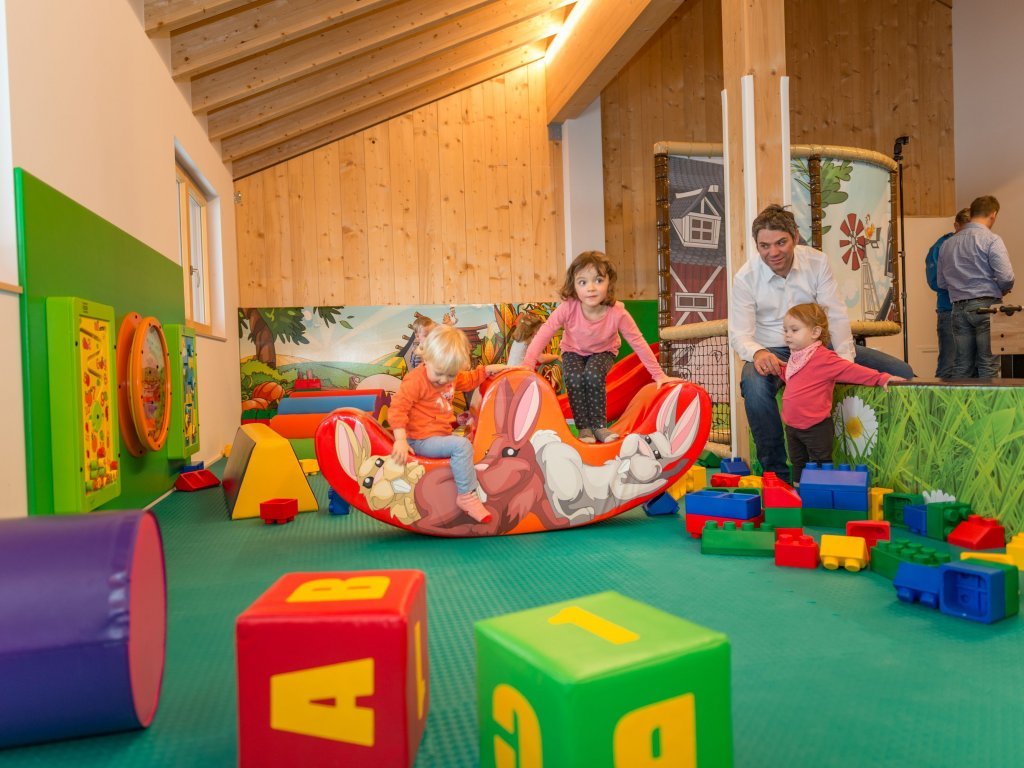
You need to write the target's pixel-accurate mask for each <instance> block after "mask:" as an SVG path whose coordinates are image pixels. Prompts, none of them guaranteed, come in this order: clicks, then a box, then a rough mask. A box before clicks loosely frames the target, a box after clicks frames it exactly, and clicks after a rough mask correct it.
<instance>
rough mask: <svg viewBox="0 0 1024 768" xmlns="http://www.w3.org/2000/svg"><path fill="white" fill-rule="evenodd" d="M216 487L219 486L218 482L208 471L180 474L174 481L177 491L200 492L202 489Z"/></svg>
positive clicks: (201, 470) (200, 470)
mask: <svg viewBox="0 0 1024 768" xmlns="http://www.w3.org/2000/svg"><path fill="white" fill-rule="evenodd" d="M217 485H220V480H218V479H217V476H216V475H215V474H213V472H211V471H210V470H208V469H197V470H196V471H194V472H182V473H181V474H180V475H178V479H177V480H175V481H174V487H175V488H176V489H177V490H179V491H201V490H202V489H203V488H213V487H214V486H217Z"/></svg>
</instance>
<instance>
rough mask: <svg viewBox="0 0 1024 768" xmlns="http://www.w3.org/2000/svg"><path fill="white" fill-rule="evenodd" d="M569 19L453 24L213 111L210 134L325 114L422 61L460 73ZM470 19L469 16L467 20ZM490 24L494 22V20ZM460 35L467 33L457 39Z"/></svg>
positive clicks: (554, 14) (556, 14) (557, 15)
mask: <svg viewBox="0 0 1024 768" xmlns="http://www.w3.org/2000/svg"><path fill="white" fill-rule="evenodd" d="M546 5H549V1H548V0H543V2H540V3H532V4H531V3H530V2H529V1H528V0H527V2H524V3H523V8H526V7H528V6H532V7H540V6H546ZM565 14H566V9H565V8H564V7H563V8H558V9H556V10H554V11H549V12H547V13H542V14H540V15H538V16H531V17H527V18H525V19H524V20H522V21H520V22H519V23H517V24H511V25H510V26H500V25H499V26H498V28H497V29H496V30H495V31H491V32H490V34H484V35H482V34H481V33H482V32H483V30H485V29H494V27H493V23H492V24H491V25H489V26H487V27H484V26H479V25H475V24H458V25H456V24H450V25H447V26H445V27H443V28H441V29H438V30H425V31H424V32H422V33H419V34H417V35H413V36H412V37H408V38H404V39H403V40H401V41H399V42H397V43H395V44H393V45H391V46H387V47H385V48H381V49H378V50H375V51H372V52H369V53H366V54H364V55H362V56H357V57H356V58H353V59H350V60H348V61H346V62H345V63H343V64H339V65H337V66H334V67H331V68H329V69H326V70H322V71H320V72H317V73H316V74H315V75H311V76H309V77H304V78H301V79H299V80H294V81H292V82H290V83H287V84H285V85H283V86H280V87H278V88H275V89H274V90H272V91H269V92H267V93H260V94H258V95H256V96H254V97H252V98H250V99H246V100H245V101H243V102H239V103H237V104H232V105H231V106H229V107H227V108H226V109H223V110H218V111H216V112H211V113H210V114H209V116H208V118H207V130H208V131H209V134H210V137H211V138H213V139H222V138H224V137H225V136H230V135H232V134H237V133H240V132H242V131H245V130H249V129H251V128H255V127H257V126H258V125H260V124H261V123H263V122H264V121H266V120H267V119H268V118H272V119H274V120H281V121H283V120H292V119H293V118H292V117H291V116H290V115H289V113H292V112H295V111H297V110H300V109H302V108H303V107H307V106H309V105H312V104H315V105H316V109H317V111H318V112H321V111H322V110H323V102H324V100H325V99H326V98H329V97H331V96H333V95H337V94H341V93H344V92H345V91H347V90H350V89H353V88H356V87H358V86H359V85H361V84H363V83H366V82H367V81H369V80H371V79H372V80H373V81H374V85H375V86H376V87H377V89H381V87H382V86H381V83H382V80H383V78H385V77H387V76H388V75H390V74H392V73H394V72H397V71H398V70H402V69H406V68H410V69H411V68H412V67H413V66H414V65H415V64H416V63H417V62H429V63H430V67H429V69H430V70H432V72H433V73H436V72H437V71H438V70H439V69H441V68H442V67H445V66H447V67H450V68H451V69H459V68H462V67H464V66H467V65H468V64H470V63H476V62H478V61H482V60H484V59H486V58H489V57H491V56H494V55H495V54H496V53H499V52H503V51H510V50H513V49H515V48H518V47H520V46H523V45H526V44H527V43H531V42H535V41H537V40H546V39H548V38H551V37H554V36H555V35H556V34H557V33H558V30H560V29H561V28H562V24H563V23H564V21H565ZM469 20H470V19H469V16H468V15H467V16H466V17H465V21H467V22H468V21H469ZM490 21H491V22H493V21H494V19H493V18H492V19H490ZM460 32H462V33H463V34H458V33H460ZM446 54H447V55H446ZM410 77H417V75H416V74H415V73H412V74H410V73H408V72H407V73H403V76H402V78H401V79H402V82H403V83H404V82H406V81H408V80H409V79H410ZM279 124H280V123H279Z"/></svg>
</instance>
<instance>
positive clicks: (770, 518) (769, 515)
mask: <svg viewBox="0 0 1024 768" xmlns="http://www.w3.org/2000/svg"><path fill="white" fill-rule="evenodd" d="M764 520H765V522H766V523H768V524H769V525H771V526H773V527H774V528H802V527H803V525H804V513H803V510H802V509H800V508H799V507H768V506H767V505H766V506H765V510H764Z"/></svg>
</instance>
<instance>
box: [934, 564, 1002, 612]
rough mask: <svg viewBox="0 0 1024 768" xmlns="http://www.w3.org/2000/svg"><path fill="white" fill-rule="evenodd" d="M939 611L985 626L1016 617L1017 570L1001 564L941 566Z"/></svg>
mask: <svg viewBox="0 0 1024 768" xmlns="http://www.w3.org/2000/svg"><path fill="white" fill-rule="evenodd" d="M939 570H940V571H941V575H942V588H941V592H940V594H939V609H940V610H941V611H942V612H943V613H947V614H949V615H950V616H959V617H960V618H963V619H970V620H971V621H979V622H981V623H983V624H991V623H993V622H996V621H999V620H1000V619H1004V618H1006V617H1007V616H1013V615H1016V613H1017V611H1018V610H1019V605H1020V596H1019V594H1018V581H1019V578H1020V577H1019V575H1018V571H1017V568H1016V567H1015V566H1007V565H1000V564H998V563H987V564H984V565H982V564H980V563H978V564H975V563H970V562H960V563H946V564H944V565H942V566H940V568H939Z"/></svg>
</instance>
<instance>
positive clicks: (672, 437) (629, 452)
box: [532, 386, 700, 525]
mask: <svg viewBox="0 0 1024 768" xmlns="http://www.w3.org/2000/svg"><path fill="white" fill-rule="evenodd" d="M681 391H682V387H679V386H676V387H673V391H672V393H671V394H669V396H668V397H666V398H665V400H664V401H663V402H662V404H661V407H660V408H659V409H658V417H657V421H656V427H657V431H656V432H652V433H651V434H647V435H638V434H630V435H626V437H625V439H624V440H623V441H622V446H621V447H620V449H619V454H618V456H616V457H615V458H614V459H612V460H610V461H607V462H605V463H604V464H602V465H600V466H592V465H590V464H585V463H584V462H583V459H582V458H581V457H580V454H579V452H578V451H577V450H576V449H575V448H573V447H572V446H569V445H566V444H565V443H562V442H561V441H560V440H559V438H558V435H557V434H556V433H554V432H552V431H551V430H540V431H538V432H537V433H536V434H535V435H534V436H533V439H532V443H533V446H534V448H535V449H536V451H537V461H538V463H539V464H540V466H541V467H542V468H543V471H544V478H545V490H546V491H547V494H548V499H549V501H550V502H551V506H552V508H553V509H554V510H555V512H556V513H557V514H558V515H561V516H563V517H565V518H566V519H568V520H569V521H570V523H571V524H573V525H578V524H580V523H584V522H589V521H591V520H593V519H594V518H596V517H598V516H600V515H602V514H604V513H605V512H608V511H609V510H611V509H613V508H614V507H617V506H620V505H622V504H623V503H624V502H627V501H630V500H631V499H638V498H640V497H642V496H645V495H647V494H650V493H652V492H654V491H655V490H657V489H658V487H659V486H661V485H662V484H663V483H664V481H665V479H666V476H665V470H666V468H667V467H668V466H670V465H671V464H674V463H675V462H676V461H677V460H678V459H679V458H680V457H682V456H683V454H684V453H686V451H687V450H689V449H690V447H691V446H692V445H693V441H694V440H695V439H696V437H697V432H698V430H699V427H700V401H699V400H698V399H696V398H695V399H694V401H693V402H692V403H690V405H689V406H687V408H686V410H685V411H684V412H683V414H682V416H681V417H680V418H679V419H678V420H677V419H676V407H677V405H678V403H679V395H680V392H681Z"/></svg>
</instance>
